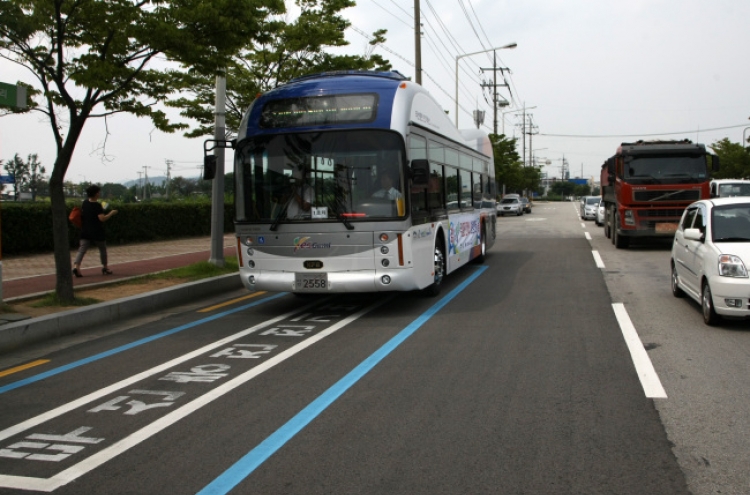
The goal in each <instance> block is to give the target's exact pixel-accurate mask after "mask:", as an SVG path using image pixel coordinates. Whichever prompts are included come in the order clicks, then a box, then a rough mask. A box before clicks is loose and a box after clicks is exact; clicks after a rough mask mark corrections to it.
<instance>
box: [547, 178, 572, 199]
mask: <svg viewBox="0 0 750 495" xmlns="http://www.w3.org/2000/svg"><path fill="white" fill-rule="evenodd" d="M576 187H577V186H576V184H574V183H573V182H568V181H566V180H559V181H556V182H553V183H552V185H551V186H550V191H552V192H553V193H554V194H559V195H560V196H562V197H563V198H565V197H568V196H575V191H576Z"/></svg>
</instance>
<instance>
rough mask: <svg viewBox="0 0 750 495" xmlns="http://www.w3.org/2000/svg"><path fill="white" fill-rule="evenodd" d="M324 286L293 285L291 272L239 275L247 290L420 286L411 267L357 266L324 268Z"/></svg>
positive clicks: (318, 291)
mask: <svg viewBox="0 0 750 495" xmlns="http://www.w3.org/2000/svg"><path fill="white" fill-rule="evenodd" d="M327 275H328V277H327V280H326V288H325V289H314V290H305V289H303V288H302V287H297V286H296V283H295V272H264V271H260V270H241V271H240V278H241V279H242V283H243V284H244V285H245V287H246V288H247V289H248V290H249V291H253V292H255V291H269V292H298V293H306V294H307V293H309V294H333V293H342V292H385V291H410V290H416V289H420V288H421V287H418V286H417V285H416V280H415V277H414V272H413V271H412V270H360V271H349V272H328V274H327Z"/></svg>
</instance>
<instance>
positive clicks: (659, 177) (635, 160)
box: [623, 155, 708, 184]
mask: <svg viewBox="0 0 750 495" xmlns="http://www.w3.org/2000/svg"><path fill="white" fill-rule="evenodd" d="M623 175H624V178H625V180H626V181H627V182H629V183H631V184H688V183H698V182H705V181H706V179H707V177H708V169H707V167H706V157H705V156H703V155H683V156H665V155H658V156H642V155H639V156H633V157H627V158H625V167H624V174H623Z"/></svg>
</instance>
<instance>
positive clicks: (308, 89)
mask: <svg viewBox="0 0 750 495" xmlns="http://www.w3.org/2000/svg"><path fill="white" fill-rule="evenodd" d="M362 94H372V95H376V98H375V101H376V110H375V111H374V116H373V117H372V118H371V119H369V120H368V119H364V118H363V119H361V120H354V121H345V122H332V123H322V124H321V123H317V124H316V123H313V124H308V125H304V124H301V125H295V126H294V127H293V129H294V130H295V131H296V132H307V131H314V130H324V129H346V128H349V129H366V128H372V129H389V130H394V131H397V132H399V133H400V134H401V135H403V136H407V134H408V132H409V125H415V126H419V127H422V128H425V129H428V130H430V131H432V132H435V133H437V134H439V135H441V136H443V137H445V138H447V139H449V140H451V141H454V142H456V143H459V144H461V145H463V146H465V147H468V148H470V149H473V150H475V151H478V152H480V153H483V154H485V155H489V156H491V155H492V149H491V146H490V145H488V144H487V143H486V142H485V141H487V142H488V139H487V138H486V137H485V138H484V139H482V138H481V137H480V136H478V133H481V134H484V136H486V133H483V131H476V130H475V131H474V132H466V131H462V132H459V131H458V129H456V128H455V126H454V125H453V122H451V120H450V119H449V118H448V116H447V115H446V113H445V111H444V110H443V109H442V108H441V107H440V105H438V103H437V102H436V101H435V99H434V98H433V97H432V96H431V95H430V94H429V92H428V91H427V90H425V89H424V88H423V87H422V86H421V85H419V84H417V83H414V82H412V81H409V80H408V79H406V78H405V77H404V76H403V75H402V74H400V73H398V72H396V71H391V72H374V71H335V72H324V73H320V74H312V75H308V76H303V77H298V78H296V79H293V80H291V81H289V82H288V83H286V84H283V85H281V86H279V87H277V88H274V89H272V90H271V91H268V92H266V93H264V94H262V95H261V96H259V97H258V98H257V99H256V100H255V101H254V102H253V103H252V104H251V105H250V108H249V109H248V110H247V112H246V113H245V116H244V117H243V119H242V123H241V125H240V129H239V132H238V135H237V140H238V141H240V140H242V139H244V138H245V137H247V136H250V135H253V136H257V135H268V134H280V133H287V132H289V130H290V127H273V126H263V125H262V113H263V110H264V107H265V106H266V105H267V104H268V103H269V102H272V101H280V100H288V101H290V102H291V101H294V100H295V99H303V98H315V97H325V96H344V95H362ZM289 108H290V110H291V108H292V104H291V103H290V106H289Z"/></svg>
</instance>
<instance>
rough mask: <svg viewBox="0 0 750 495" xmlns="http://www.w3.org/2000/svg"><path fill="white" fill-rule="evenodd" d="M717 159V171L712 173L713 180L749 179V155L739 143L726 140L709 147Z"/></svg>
mask: <svg viewBox="0 0 750 495" xmlns="http://www.w3.org/2000/svg"><path fill="white" fill-rule="evenodd" d="M710 148H711V149H712V150H713V152H714V153H716V155H717V156H718V157H719V164H720V167H719V171H718V172H713V173H712V176H713V178H715V179H743V178H746V177H750V153H748V150H747V148H745V147H744V146H742V144H740V143H733V142H731V141H730V140H729V139H728V138H724V139H721V140H719V141H716V142H715V143H714V144H712V145H711V146H710Z"/></svg>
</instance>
